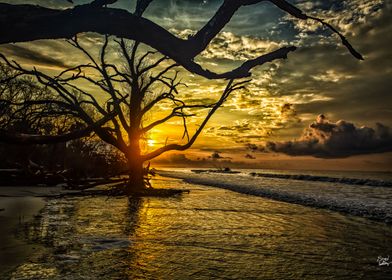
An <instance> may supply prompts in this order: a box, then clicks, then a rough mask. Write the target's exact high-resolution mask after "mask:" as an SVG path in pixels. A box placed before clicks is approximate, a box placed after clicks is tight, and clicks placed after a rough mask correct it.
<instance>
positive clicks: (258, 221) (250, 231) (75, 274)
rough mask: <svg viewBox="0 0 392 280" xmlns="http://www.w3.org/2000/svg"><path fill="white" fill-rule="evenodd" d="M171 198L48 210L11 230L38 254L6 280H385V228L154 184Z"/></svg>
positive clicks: (212, 191)
mask: <svg viewBox="0 0 392 280" xmlns="http://www.w3.org/2000/svg"><path fill="white" fill-rule="evenodd" d="M155 186H156V187H162V186H164V187H166V186H167V187H176V188H186V189H190V190H191V192H190V193H189V194H184V195H182V196H180V197H176V198H165V199H162V198H142V199H132V200H130V201H128V199H126V198H105V197H84V198H62V199H52V200H49V201H48V204H47V206H46V207H45V208H44V209H43V211H42V213H41V216H40V217H38V218H37V219H35V221H34V222H32V223H29V224H27V225H26V226H25V227H24V228H23V229H21V230H20V232H19V234H20V235H21V236H25V237H27V238H28V239H29V240H30V241H31V242H36V243H40V244H44V245H45V246H44V247H45V248H46V249H42V250H39V251H37V252H36V253H35V254H34V255H33V256H32V257H31V258H30V260H29V261H28V262H25V263H23V264H21V265H20V266H19V267H18V268H17V269H16V270H15V271H14V272H13V274H12V278H13V279H388V277H390V278H392V265H391V266H390V267H387V266H378V263H377V257H378V256H379V255H381V256H387V255H388V254H389V255H391V256H392V246H391V245H392V227H391V226H387V225H385V224H382V223H378V222H373V221H369V220H366V219H363V218H356V217H351V216H344V215H341V214H338V213H335V212H330V211H327V210H317V209H313V208H307V207H303V206H300V205H294V204H288V203H284V202H277V201H273V200H269V199H265V198H261V197H255V196H250V195H244V194H239V193H235V192H231V191H228V190H224V189H217V188H210V187H205V186H197V185H191V184H186V183H183V182H182V181H180V180H177V179H167V178H166V179H165V178H159V180H156V181H155Z"/></svg>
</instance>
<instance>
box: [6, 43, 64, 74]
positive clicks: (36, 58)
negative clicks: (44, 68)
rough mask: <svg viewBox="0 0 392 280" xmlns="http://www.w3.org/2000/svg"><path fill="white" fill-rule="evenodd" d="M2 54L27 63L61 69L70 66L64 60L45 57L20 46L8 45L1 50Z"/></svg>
mask: <svg viewBox="0 0 392 280" xmlns="http://www.w3.org/2000/svg"><path fill="white" fill-rule="evenodd" d="M1 51H2V52H5V53H6V54H8V55H12V56H16V57H18V58H22V59H26V60H27V61H30V62H33V63H36V64H37V65H42V64H45V65H50V66H57V67H61V68H68V67H69V66H68V65H67V64H66V63H65V62H64V61H62V60H60V59H56V58H53V57H50V56H47V55H44V54H42V53H40V52H38V51H35V50H32V49H29V48H25V47H22V46H20V45H14V44H8V45H4V46H2V48H1Z"/></svg>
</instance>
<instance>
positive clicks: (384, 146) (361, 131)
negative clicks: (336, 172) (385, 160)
mask: <svg viewBox="0 0 392 280" xmlns="http://www.w3.org/2000/svg"><path fill="white" fill-rule="evenodd" d="M264 150H265V151H269V152H278V153H284V154H287V155H291V156H302V155H310V156H314V157H318V158H344V157H349V156H352V155H361V154H373V153H383V152H390V151H392V134H391V131H390V129H389V127H387V126H385V125H383V124H381V123H376V127H375V128H371V127H366V126H362V127H357V126H356V125H355V124H353V123H351V122H347V121H344V120H339V121H337V122H331V121H329V120H327V119H326V117H325V116H324V115H319V116H318V117H317V120H316V121H315V122H313V123H312V124H310V125H309V127H308V128H307V129H305V130H304V132H303V134H302V136H301V137H300V138H299V139H297V140H293V141H283V142H267V143H266V145H265V147H264Z"/></svg>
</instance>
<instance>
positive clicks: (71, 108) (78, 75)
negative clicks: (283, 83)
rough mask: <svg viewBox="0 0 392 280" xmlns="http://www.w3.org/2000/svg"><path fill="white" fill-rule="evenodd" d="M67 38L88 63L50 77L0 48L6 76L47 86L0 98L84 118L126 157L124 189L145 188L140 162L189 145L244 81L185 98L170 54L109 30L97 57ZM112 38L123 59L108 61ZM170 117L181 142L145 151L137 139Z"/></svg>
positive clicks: (49, 113) (38, 110)
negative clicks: (159, 113)
mask: <svg viewBox="0 0 392 280" xmlns="http://www.w3.org/2000/svg"><path fill="white" fill-rule="evenodd" d="M69 43H70V44H71V45H72V46H73V47H75V48H76V49H78V50H79V51H80V52H81V53H83V54H84V56H85V57H86V59H87V60H88V63H86V64H80V65H78V66H76V67H72V68H69V69H66V70H64V71H62V72H61V73H59V74H58V75H57V76H54V77H53V76H49V75H47V74H45V73H43V72H41V71H39V70H38V69H36V68H34V69H32V70H29V69H26V68H25V67H23V66H22V65H20V64H18V63H17V62H11V61H9V60H8V59H7V58H6V57H5V56H3V55H1V54H0V58H1V59H2V60H3V61H4V63H5V64H6V65H7V67H9V68H10V69H12V70H13V74H12V75H8V80H15V79H17V78H20V77H21V76H22V77H24V76H27V77H31V78H34V79H35V80H36V81H37V82H38V83H39V84H41V85H42V86H44V87H45V88H46V92H50V94H49V93H48V94H46V95H42V94H41V95H37V96H36V97H35V98H34V99H31V100H27V99H24V100H21V101H18V102H14V101H7V100H4V99H1V100H0V101H1V102H2V103H3V104H6V103H7V102H8V103H7V104H8V105H12V106H13V107H15V108H17V109H16V111H18V110H20V109H21V108H31V106H37V105H43V106H42V107H39V108H36V109H35V111H36V113H37V114H38V115H40V114H41V115H43V114H45V115H47V116H52V117H56V116H58V115H70V116H72V117H73V118H75V119H76V120H77V121H78V122H79V123H83V124H84V128H82V129H81V130H79V131H84V132H86V131H87V132H88V131H89V130H88V129H91V131H92V132H94V133H95V134H96V135H97V136H98V137H99V138H100V139H102V140H103V141H105V142H106V143H109V144H110V145H112V146H114V147H116V148H117V149H118V150H120V151H121V152H122V153H123V154H124V156H125V157H126V158H127V163H128V168H129V179H130V184H129V188H127V193H128V194H130V193H131V192H133V191H135V190H140V189H142V188H144V186H145V185H144V175H145V172H144V170H143V163H144V162H147V161H149V160H151V159H153V158H155V157H157V156H159V155H161V154H163V153H165V152H167V151H172V150H180V151H182V150H186V149H188V148H189V147H191V146H192V144H193V143H194V142H195V141H196V139H197V137H198V136H199V135H200V133H201V131H202V130H203V128H204V127H205V125H206V124H207V122H208V120H209V119H210V118H211V116H212V115H213V114H214V113H215V111H216V110H217V109H218V108H219V107H220V106H221V105H222V104H223V102H224V101H225V100H226V99H227V97H228V96H229V95H230V93H232V92H233V91H235V90H238V89H241V88H243V86H244V84H245V83H246V82H247V81H246V80H241V81H234V80H229V81H228V82H227V84H226V87H225V89H224V90H223V92H222V94H221V96H220V98H219V99H218V100H217V101H216V102H214V103H206V102H202V101H200V104H195V103H192V104H187V103H186V102H185V101H183V100H181V98H179V87H180V86H182V85H183V83H181V81H180V79H179V77H178V76H179V75H178V70H177V69H176V67H177V64H175V63H168V62H169V59H168V58H167V57H165V56H159V57H157V54H156V52H153V51H143V50H141V49H140V43H138V42H134V43H131V42H127V41H125V40H124V39H120V40H110V38H109V36H104V39H103V43H102V47H101V50H100V54H99V56H98V57H94V55H92V54H91V53H90V52H89V51H88V50H87V49H85V48H84V47H83V46H82V44H81V43H80V42H79V40H78V39H77V38H76V37H75V38H74V39H71V40H69ZM110 43H112V44H115V45H116V46H117V49H118V50H119V53H120V57H121V59H122V61H123V62H125V63H123V64H124V65H121V64H120V65H116V64H113V63H111V62H110V59H109V58H108V56H109V55H108V54H109V51H108V46H109V44H110ZM82 82H85V83H87V84H89V87H88V89H86V86H84V87H82V86H81V84H82ZM98 95H99V96H100V97H99V99H100V100H98V97H97V96H98ZM162 104H164V105H165V106H169V105H170V106H171V107H172V108H171V110H170V112H169V113H167V114H166V115H165V116H164V117H161V118H155V119H153V120H150V122H148V118H147V117H146V116H148V114H149V112H151V111H154V110H155V109H156V108H157V107H159V106H160V105H162ZM200 109H206V110H209V111H208V113H207V114H206V116H205V118H204V120H203V121H202V122H201V123H200V125H199V126H198V128H197V129H196V131H195V132H194V134H191V133H189V131H188V126H187V121H188V117H193V116H195V115H196V114H195V113H194V112H193V111H195V110H200ZM173 118H179V119H181V120H182V122H183V137H182V138H183V139H185V143H183V144H166V143H165V144H164V145H163V146H162V147H160V148H158V149H155V150H153V151H145V152H143V151H142V147H141V142H142V141H143V140H144V138H145V137H146V135H147V134H148V133H149V132H150V131H151V130H153V129H154V128H155V127H156V126H158V125H160V124H163V123H165V122H167V121H169V120H172V119H173ZM103 120H106V121H103ZM69 134H70V133H68V134H66V135H69ZM74 134H75V132H74ZM43 137H46V138H48V137H50V136H41V139H42V138H43ZM38 139H39V138H38ZM53 139H55V138H53ZM56 141H57V140H56ZM45 143H50V139H46V141H45Z"/></svg>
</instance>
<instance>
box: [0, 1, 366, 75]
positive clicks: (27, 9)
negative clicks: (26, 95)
mask: <svg viewBox="0 0 392 280" xmlns="http://www.w3.org/2000/svg"><path fill="white" fill-rule="evenodd" d="M262 1H263V0H225V1H224V2H223V3H222V5H221V6H220V8H219V9H218V11H217V12H216V14H215V15H214V16H213V17H212V18H211V20H210V21H209V22H208V23H207V24H206V25H205V26H204V27H203V28H201V29H200V30H199V31H198V32H197V33H196V34H195V36H193V37H190V38H188V39H180V38H178V37H176V36H174V35H173V34H171V33H170V32H168V31H167V30H165V29H164V28H162V27H161V26H159V25H157V24H155V23H153V22H151V21H149V20H147V19H145V18H143V17H141V16H140V14H141V13H142V11H144V9H145V8H146V7H147V6H148V4H149V3H150V2H151V1H148V0H144V1H143V0H139V1H138V3H137V7H136V8H137V11H136V13H135V14H131V13H129V12H127V11H125V10H120V9H114V8H101V7H100V6H101V5H102V3H103V5H104V4H108V3H112V2H113V0H111V1H109V0H107V1H104V0H101V1H98V0H96V1H94V2H93V3H95V4H94V5H91V4H86V5H80V6H76V7H74V8H72V9H67V10H55V9H48V8H43V7H39V6H33V5H12V4H0V14H1V15H2V16H1V17H0V26H2V28H1V30H0V44H1V43H9V42H24V41H32V40H36V39H57V38H72V37H74V36H75V35H76V34H78V33H81V32H98V33H101V34H110V35H114V36H117V37H120V38H127V39H131V40H135V41H136V42H143V43H145V44H147V45H149V46H151V47H153V48H154V49H156V50H158V51H159V52H161V53H162V54H163V55H164V56H167V57H170V58H171V59H173V60H174V61H175V62H176V63H178V64H180V65H182V66H183V67H185V68H186V69H187V70H188V71H190V72H192V73H195V74H198V75H201V76H204V77H207V78H209V79H220V78H225V79H233V78H242V77H246V76H249V73H250V70H251V68H252V67H255V66H257V65H260V64H252V65H253V66H252V67H250V68H249V69H248V70H247V71H242V69H240V70H238V71H237V70H236V69H235V70H233V71H229V72H227V73H223V74H216V73H213V72H211V71H208V70H204V69H203V68H202V67H201V66H200V65H198V64H197V63H195V62H194V58H195V57H196V56H197V55H199V54H200V53H201V52H202V51H203V50H204V49H205V48H206V47H207V46H208V44H209V43H210V42H211V40H212V39H213V38H215V36H216V35H217V34H218V33H219V32H220V31H221V30H222V29H223V27H224V26H225V25H226V24H227V23H228V22H229V21H230V20H231V18H232V17H233V16H234V14H235V12H236V11H237V10H238V8H240V7H241V6H248V5H253V4H256V3H259V2H262ZM264 1H266V0H264ZM268 1H269V2H271V3H273V4H274V5H276V6H277V7H278V8H280V9H281V10H283V11H285V12H287V13H289V14H290V15H292V16H294V17H296V18H298V19H301V20H307V19H313V20H317V21H318V22H320V23H322V24H323V25H324V26H326V27H328V28H330V29H331V31H332V32H334V33H337V34H338V35H339V37H340V39H341V41H342V43H343V45H344V46H346V47H347V49H348V50H349V51H350V53H351V54H352V55H353V56H354V57H356V58H358V59H362V56H361V55H360V54H359V53H358V52H357V51H356V50H355V49H354V48H353V47H352V46H351V45H350V43H349V42H348V41H347V39H346V38H345V37H344V36H343V35H342V34H340V33H339V32H338V31H337V30H336V29H335V28H333V27H332V26H331V25H330V24H328V23H326V22H324V21H323V20H321V19H319V18H316V17H310V16H307V15H306V14H305V13H303V12H302V11H301V10H300V9H298V8H297V7H295V6H293V5H291V4H290V3H288V2H287V1H285V0H268ZM98 4H99V5H98ZM57 26H61V27H62V28H57ZM266 55H268V54H266ZM241 74H242V76H241Z"/></svg>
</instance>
